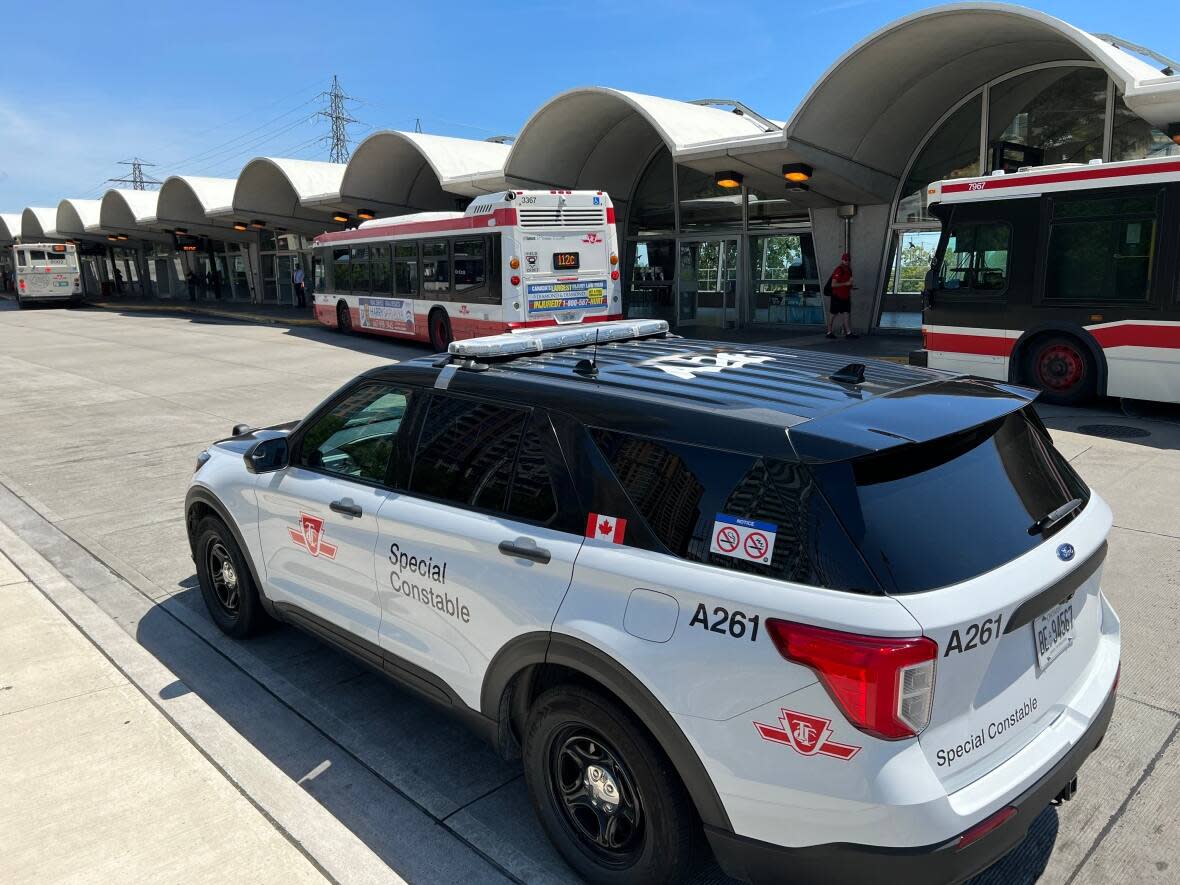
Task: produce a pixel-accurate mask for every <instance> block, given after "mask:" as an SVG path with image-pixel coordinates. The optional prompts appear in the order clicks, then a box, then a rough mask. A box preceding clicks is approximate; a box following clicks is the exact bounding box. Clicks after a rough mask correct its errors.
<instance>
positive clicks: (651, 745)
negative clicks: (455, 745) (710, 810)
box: [524, 686, 701, 885]
mask: <svg viewBox="0 0 1180 885" xmlns="http://www.w3.org/2000/svg"><path fill="white" fill-rule="evenodd" d="M524 771H525V781H526V783H527V784H528V788H529V794H530V796H531V798H532V802H533V808H534V809H535V811H536V813H537V816H538V817H539V818H540V820H541V825H542V826H543V827H544V828H545V832H546V833H547V834H548V836H549V839H550V840H551V841H552V842H553V844H554V845H555V846H556V847H557V850H558V851H560V852H561V854H562V856H563V857H564V858H565V860H566V862H567V863H569V865H570V866H571V867H573V868H574V870H575V871H577V873H578V874H579V875H580V876H582V877H583V878H585V879H586V880H587V881H590V882H595V883H602V885H641V883H642V885H661V883H673V882H681V881H683V880H684V879H685V878H687V876H688V874H689V872H690V870H691V868H692V866H693V862H694V860H695V858H696V849H695V846H696V845H699V844H700V841H701V840H700V839H699V838H698V837H699V832H698V830H699V826H698V822H697V819H696V815H695V812H694V810H693V807H692V803H691V801H690V800H689V797H688V794H687V792H686V791H685V789H684V786H683V785H682V784H681V782H680V779H679V777H678V776H677V774H676V771H675V770H674V769H673V768H672V764H671V763H670V762H669V761H668V759H667V757H666V756H665V755H664V753H663V752H662V751H661V749H660V748H659V746H658V745H657V744H656V743H655V741H654V740H653V739H652V737H651V736H650V735H649V734H648V733H647V732H646V731H644V730H643V728H641V727H640V726H639V724H638V723H636V722H635V720H634V719H632V718H631V716H630V714H629V713H627V712H626V711H625V710H624V709H622V708H621V707H620V706H619V705H618V704H616V703H615V702H614V701H612V700H611V699H609V698H608V697H606V696H605V695H602V694H599V693H598V692H595V691H592V690H588V689H584V688H580V687H574V686H568V687H558V688H554V689H550V690H549V691H547V692H545V693H544V694H542V695H541V696H540V697H539V698H538V699H537V701H536V703H535V704H534V705H533V708H532V710H531V711H530V713H529V718H528V723H527V725H526V728H525V735H524Z"/></svg>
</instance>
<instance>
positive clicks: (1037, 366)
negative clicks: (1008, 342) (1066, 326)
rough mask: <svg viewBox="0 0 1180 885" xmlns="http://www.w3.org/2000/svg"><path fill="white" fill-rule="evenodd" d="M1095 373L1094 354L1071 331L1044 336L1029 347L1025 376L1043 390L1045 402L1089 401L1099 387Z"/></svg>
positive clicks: (1075, 402) (1075, 403)
mask: <svg viewBox="0 0 1180 885" xmlns="http://www.w3.org/2000/svg"><path fill="white" fill-rule="evenodd" d="M1096 376H1097V372H1096V370H1095V368H1094V358H1093V357H1092V356H1090V354H1089V352H1087V350H1086V348H1085V347H1083V346H1082V344H1081V342H1080V341H1078V340H1077V339H1076V338H1073V337H1070V336H1068V335H1050V336H1047V337H1045V338H1041V339H1039V340H1037V341H1034V342H1033V343H1032V345H1031V346H1030V347H1029V349H1028V351H1027V357H1026V362H1025V371H1024V378H1025V380H1026V381H1029V382H1031V383H1032V384H1033V386H1034V387H1038V388H1040V389H1041V390H1042V391H1043V393H1042V395H1041V400H1042V401H1043V402H1047V403H1055V404H1057V405H1062V406H1077V405H1081V404H1082V403H1085V402H1088V401H1089V400H1091V399H1093V398H1094V395H1095V392H1096V391H1097V389H1098V386H1097V383H1096V381H1097V378H1096Z"/></svg>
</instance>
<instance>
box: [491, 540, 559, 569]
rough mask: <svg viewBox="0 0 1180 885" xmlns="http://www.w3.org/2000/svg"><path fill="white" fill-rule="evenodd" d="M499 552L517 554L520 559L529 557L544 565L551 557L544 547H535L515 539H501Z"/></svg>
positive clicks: (506, 554)
mask: <svg viewBox="0 0 1180 885" xmlns="http://www.w3.org/2000/svg"><path fill="white" fill-rule="evenodd" d="M500 552H501V553H503V554H504V555H505V556H518V557H520V558H521V559H529V560H532V561H533V562H539V563H541V564H542V565H546V564H547V563H548V562H549V560H551V559H552V558H553V557H552V555H550V553H549V551H548V550H546V549H545V548H544V547H537V546H536V545H535V544H530V545H525V544H518V543H516V541H501V542H500Z"/></svg>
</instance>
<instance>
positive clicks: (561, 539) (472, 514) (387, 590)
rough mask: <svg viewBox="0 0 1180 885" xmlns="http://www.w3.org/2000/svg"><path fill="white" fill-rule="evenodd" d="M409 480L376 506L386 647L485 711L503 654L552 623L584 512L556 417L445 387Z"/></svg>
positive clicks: (434, 401)
mask: <svg viewBox="0 0 1180 885" xmlns="http://www.w3.org/2000/svg"><path fill="white" fill-rule="evenodd" d="M408 489H409V491H408V493H406V494H396V495H392V496H390V497H389V498H388V499H387V500H386V501H385V503H384V505H383V506H382V508H381V512H380V513H379V514H378V521H379V523H380V539H379V541H378V546H379V552H378V555H379V556H380V557H381V562H380V563H379V565H378V579H377V582H378V586H379V588H380V595H381V604H382V619H381V640H380V641H381V646H382V648H383V649H385V650H386V651H387V652H389V653H391V654H393V655H395V656H397V657H398V658H401V659H403V660H405V661H408V662H410V663H412V664H416V665H418V666H420V667H423V668H425V669H428V670H430V671H431V672H433V673H435V674H437V675H438V676H439V677H441V678H442V679H443V680H444V681H445V682H446V683H447V684H448V685H450V686H451V688H452V689H453V690H454V691H455V692H456V693H457V694H458V695H459V696H460V697H461V698H462V700H463V701H464V702H465V703H467V704H468V705H469V706H471V707H474V708H477V709H478V707H479V701H480V690H481V687H482V684H483V677H484V673H485V671H486V670H487V666H488V663H489V662H490V660H491V658H492V657H493V656H494V655H495V654H496V652H497V651H499V650H500V648H501V647H503V645H504V644H505V643H506V642H508V641H509V640H510V639H512V638H513V637H514V636H517V635H519V634H522V633H527V632H531V631H534V630H548V629H549V628H550V626H551V625H552V623H553V618H554V617H555V615H556V614H557V610H558V608H559V607H560V605H561V601H562V599H563V598H564V596H565V593H566V590H567V589H568V588H569V584H570V578H571V576H572V574H573V565H574V559H575V558H576V556H577V554H578V550H579V548H580V547H581V544H582V529H583V528H584V521H585V517H584V515H583V516H581V517H580V518H579V517H578V515H577V510H576V508H574V507H571V506H569V504H568V502H569V501H570V500H571V497H572V495H573V491H572V484H571V483H570V481H569V478H568V472H567V470H566V467H565V463H564V461H563V459H562V457H561V454H560V449H559V447H558V444H557V439H556V437H555V435H554V432H553V427H552V425H551V424H550V423H549V419H548V417H547V416H546V415H544V414H543V413H540V412H534V411H533V410H531V409H527V408H518V407H514V406H507V405H501V404H498V403H493V402H488V401H485V400H477V399H468V398H464V397H460V396H454V395H451V394H442V393H439V392H437V391H435V392H432V393H431V394H430V401H429V403H428V405H427V406H426V409H425V414H424V416H423V418H422V421H421V431H420V437H419V439H418V442H417V445H416V447H415V454H414V461H413V467H412V470H411V474H410V478H409V485H408Z"/></svg>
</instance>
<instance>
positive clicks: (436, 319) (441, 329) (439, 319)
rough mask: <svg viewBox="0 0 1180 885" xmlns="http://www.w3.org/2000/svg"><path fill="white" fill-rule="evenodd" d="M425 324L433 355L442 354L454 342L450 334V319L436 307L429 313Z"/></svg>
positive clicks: (443, 311)
mask: <svg viewBox="0 0 1180 885" xmlns="http://www.w3.org/2000/svg"><path fill="white" fill-rule="evenodd" d="M426 322H427V324H428V326H429V328H430V346H431V347H433V348H434V351H435V353H442V352H443V351H444V350H446V349H447V348H448V347H449V346H450V344H451V342H452V341H454V340H455V338H454V336H453V335H452V334H451V318H450V317H448V316H447V312H446V311H445V310H443V309H442V308H441V307H437V308H435V309H434V310H432V311H431V312H430V318H429V319H428V320H427V321H426Z"/></svg>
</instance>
